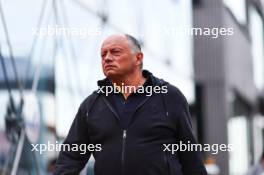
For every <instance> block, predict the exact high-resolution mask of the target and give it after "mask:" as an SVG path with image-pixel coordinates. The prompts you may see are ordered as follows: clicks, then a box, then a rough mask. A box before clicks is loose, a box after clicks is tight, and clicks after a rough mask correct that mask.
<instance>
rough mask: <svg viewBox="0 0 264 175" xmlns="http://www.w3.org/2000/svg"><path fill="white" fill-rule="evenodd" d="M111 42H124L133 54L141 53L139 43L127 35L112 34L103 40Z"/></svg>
mask: <svg viewBox="0 0 264 175" xmlns="http://www.w3.org/2000/svg"><path fill="white" fill-rule="evenodd" d="M109 41H110V42H113V41H117V42H125V43H127V44H129V46H130V48H131V51H132V52H133V53H137V52H141V46H140V42H139V41H138V40H137V39H136V38H135V37H133V36H132V35H129V34H114V35H111V36H109V37H108V38H106V39H105V41H104V43H105V42H109Z"/></svg>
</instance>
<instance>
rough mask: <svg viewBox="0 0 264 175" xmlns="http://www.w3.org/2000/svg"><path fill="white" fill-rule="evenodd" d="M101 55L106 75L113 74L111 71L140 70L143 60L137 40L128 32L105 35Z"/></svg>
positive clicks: (119, 72) (126, 71)
mask: <svg viewBox="0 0 264 175" xmlns="http://www.w3.org/2000/svg"><path fill="white" fill-rule="evenodd" d="M101 57H102V66H103V70H104V74H105V75H106V76H109V75H113V73H115V74H116V75H117V74H121V73H122V74H125V73H128V72H131V71H134V69H138V68H139V70H141V65H142V61H143V54H142V52H141V48H140V45H139V42H138V41H137V40H136V39H135V38H134V37H132V36H131V35H128V34H115V35H111V36H109V37H107V38H106V39H105V40H104V42H103V43H102V47H101ZM117 67H118V68H117ZM114 70H115V72H114Z"/></svg>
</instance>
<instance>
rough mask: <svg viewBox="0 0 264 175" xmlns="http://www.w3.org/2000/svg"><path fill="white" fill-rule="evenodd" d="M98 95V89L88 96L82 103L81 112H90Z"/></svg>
mask: <svg viewBox="0 0 264 175" xmlns="http://www.w3.org/2000/svg"><path fill="white" fill-rule="evenodd" d="M98 96H99V94H98V93H97V91H93V92H92V93H91V94H90V95H89V96H87V97H86V98H85V99H84V100H83V101H82V103H81V104H80V107H79V110H80V112H82V113H86V112H88V111H89V110H90V108H91V107H92V105H93V104H94V102H95V101H96V99H97V97H98Z"/></svg>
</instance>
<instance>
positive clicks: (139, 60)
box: [136, 52, 144, 65]
mask: <svg viewBox="0 0 264 175" xmlns="http://www.w3.org/2000/svg"><path fill="white" fill-rule="evenodd" d="M143 57H144V55H143V53H142V52H138V53H137V54H136V64H137V65H141V64H142V63H143Z"/></svg>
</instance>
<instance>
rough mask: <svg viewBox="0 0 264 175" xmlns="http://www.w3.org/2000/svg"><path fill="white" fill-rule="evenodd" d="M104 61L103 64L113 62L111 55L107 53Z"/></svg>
mask: <svg viewBox="0 0 264 175" xmlns="http://www.w3.org/2000/svg"><path fill="white" fill-rule="evenodd" d="M104 60H105V62H110V61H113V57H112V55H111V53H109V52H107V53H106V55H105V58H104Z"/></svg>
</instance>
